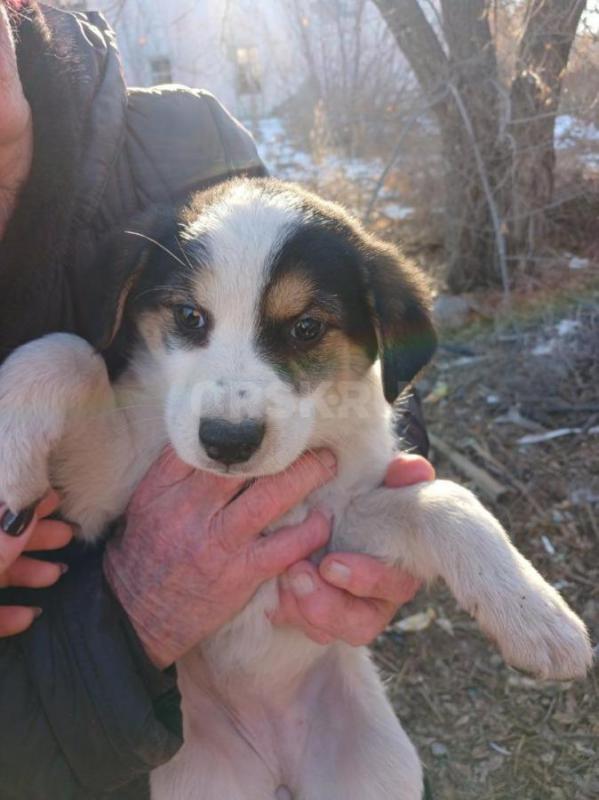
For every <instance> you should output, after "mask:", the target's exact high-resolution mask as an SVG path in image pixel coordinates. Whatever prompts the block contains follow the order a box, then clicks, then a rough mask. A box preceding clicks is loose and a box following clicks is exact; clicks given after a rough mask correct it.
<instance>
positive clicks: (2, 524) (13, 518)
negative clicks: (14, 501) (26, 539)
mask: <svg viewBox="0 0 599 800" xmlns="http://www.w3.org/2000/svg"><path fill="white" fill-rule="evenodd" d="M36 505H37V503H33V504H32V505H30V506H28V508H24V509H23V510H22V511H16V512H15V511H11V510H10V508H7V509H6V511H5V512H4V514H3V515H2V519H1V520H0V528H2V530H3V531H4V533H6V534H8V535H9V536H21V534H22V533H25V531H26V530H27V528H28V527H29V523H30V522H31V520H32V519H33V515H34V513H35V507H36Z"/></svg>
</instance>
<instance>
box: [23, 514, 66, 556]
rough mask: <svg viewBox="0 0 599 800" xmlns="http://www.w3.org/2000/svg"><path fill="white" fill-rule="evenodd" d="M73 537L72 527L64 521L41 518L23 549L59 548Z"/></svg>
mask: <svg viewBox="0 0 599 800" xmlns="http://www.w3.org/2000/svg"><path fill="white" fill-rule="evenodd" d="M72 538H73V528H72V527H71V526H70V525H69V524H68V523H66V522H59V521H58V520H53V519H43V520H41V521H40V522H38V523H37V525H36V526H35V530H34V531H33V533H32V534H31V537H30V539H29V541H28V542H27V546H26V547H25V548H24V549H25V550H59V549H60V548H61V547H65V546H66V545H67V544H68V543H69V542H70V541H71V539H72Z"/></svg>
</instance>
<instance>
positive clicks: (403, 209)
mask: <svg viewBox="0 0 599 800" xmlns="http://www.w3.org/2000/svg"><path fill="white" fill-rule="evenodd" d="M381 211H382V212H383V214H385V216H387V217H389V219H396V220H397V219H408V218H409V217H411V216H412V214H413V213H414V209H413V208H411V207H409V206H402V205H400V204H399V203H385V204H384V205H383V206H381Z"/></svg>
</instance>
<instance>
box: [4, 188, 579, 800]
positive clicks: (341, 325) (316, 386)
mask: <svg viewBox="0 0 599 800" xmlns="http://www.w3.org/2000/svg"><path fill="white" fill-rule="evenodd" d="M143 224H144V225H145V226H146V229H147V230H149V231H151V238H147V237H143V236H133V235H130V236H129V237H128V238H127V244H123V241H115V243H114V251H113V253H112V255H111V256H110V258H114V259H115V263H117V262H119V263H122V264H123V265H124V266H123V269H122V271H121V274H120V277H119V280H118V281H117V282H116V285H115V286H110V287H108V291H107V295H106V298H105V311H106V313H105V314H103V315H100V318H101V319H105V318H106V317H107V315H108V318H109V324H108V326H107V328H106V330H105V331H104V335H105V339H106V342H108V341H112V346H111V348H110V350H109V352H110V353H111V354H112V357H111V359H110V362H111V364H112V366H113V369H114V371H115V374H116V373H119V375H118V377H117V378H116V379H115V380H113V381H112V382H111V381H110V380H109V377H108V374H107V371H106V367H105V364H104V361H103V359H102V358H101V357H100V356H99V355H98V354H97V353H96V352H95V351H94V350H93V349H92V348H91V347H90V346H89V345H88V344H87V343H86V342H84V341H83V340H81V339H79V338H77V337H75V336H72V335H67V334H53V335H51V336H47V337H45V338H43V339H40V340H38V341H34V342H31V343H29V344H27V345H25V346H24V347H21V348H20V349H19V350H17V351H16V352H14V353H13V354H12V355H11V356H10V358H9V359H8V360H7V361H6V362H5V364H4V365H3V366H2V368H1V369H0V437H1V440H2V443H3V446H2V452H1V454H0V497H2V499H3V500H4V501H5V502H6V503H7V504H8V506H9V508H11V509H12V510H18V509H23V508H25V507H27V506H29V505H30V504H31V503H32V502H33V501H35V500H36V499H37V498H39V497H40V496H42V495H43V494H44V492H45V491H46V490H47V488H48V487H49V486H51V485H52V486H57V487H59V488H60V489H61V491H62V492H63V494H64V503H63V506H62V511H63V513H64V515H65V516H66V517H67V518H69V519H71V520H73V521H74V522H77V523H79V525H80V526H81V529H82V536H84V537H86V538H87V539H93V538H94V537H96V536H98V535H99V534H100V532H101V531H102V530H103V529H104V528H105V526H106V524H107V523H108V522H109V521H111V520H113V519H114V518H116V517H118V516H119V515H120V514H122V513H123V512H124V511H125V508H126V505H127V501H128V499H129V497H130V496H131V493H132V491H133V489H134V487H135V486H136V484H137V483H138V481H139V480H140V478H141V477H142V476H143V474H144V473H145V472H146V470H147V469H148V467H149V465H150V464H151V463H152V461H153V460H154V459H155V458H156V456H157V455H158V454H159V452H160V451H161V449H162V448H163V447H164V446H165V444H167V443H170V444H171V445H172V446H173V447H174V449H175V450H176V452H177V453H178V455H179V456H180V458H181V459H183V460H184V461H185V462H187V463H188V464H190V465H191V466H193V467H195V468H197V469H203V470H210V471H212V472H216V473H219V474H223V475H231V476H235V477H236V478H239V477H245V478H247V479H248V480H250V479H252V478H255V477H257V476H261V475H267V474H269V473H276V472H278V471H280V470H282V469H284V468H285V467H287V466H288V465H289V464H291V463H292V462H293V461H294V460H295V459H296V458H297V457H298V456H299V455H300V454H301V453H302V452H304V451H306V450H309V449H310V448H315V447H328V448H330V449H332V450H333V451H334V452H335V454H336V456H337V459H338V473H337V475H336V477H335V478H334V479H333V480H332V481H331V482H330V483H329V484H328V485H327V486H325V487H324V488H322V489H320V490H318V491H316V492H314V494H313V495H312V496H310V498H309V499H308V500H307V502H305V503H304V504H303V505H302V506H301V507H300V508H297V509H295V510H294V511H293V512H292V513H291V514H289V515H287V517H286V518H284V519H281V520H280V521H279V523H278V525H277V527H278V526H280V525H283V524H288V523H290V522H297V521H300V520H301V519H303V518H305V516H306V515H307V513H308V512H309V510H310V509H311V508H312V507H315V506H318V507H320V508H323V509H326V510H328V511H329V512H330V513H331V514H332V515H333V519H334V526H333V533H332V539H331V544H330V547H331V549H333V550H356V551H361V552H365V553H370V554H372V555H374V556H378V557H379V558H381V559H384V560H385V561H387V562H390V563H393V564H401V565H402V566H403V567H404V568H405V569H407V570H408V571H410V572H411V573H413V574H414V575H415V576H417V577H419V578H422V579H424V580H427V581H428V580H432V579H434V578H437V577H441V578H443V579H444V580H445V581H446V583H447V585H448V586H449V588H450V589H451V591H452V592H453V594H454V595H455V597H456V598H457V600H458V601H459V603H460V605H461V606H462V607H463V608H464V609H466V611H468V612H469V613H470V614H472V615H473V616H474V617H475V618H476V619H477V620H478V622H479V624H480V626H481V628H482V629H483V630H484V631H485V632H486V633H487V634H488V635H489V636H490V637H491V638H492V639H494V640H495V641H496V642H497V643H498V645H499V647H500V649H501V652H502V653H503V655H504V657H505V659H506V661H508V662H509V663H510V664H513V665H514V666H516V667H519V668H521V669H524V670H527V671H530V672H532V673H534V674H536V675H538V676H541V677H543V678H552V679H570V678H577V677H583V676H584V675H585V674H586V671H587V669H588V667H589V665H590V663H591V649H590V645H589V640H588V636H587V632H586V630H585V627H584V624H583V623H582V622H581V620H580V619H579V618H578V617H577V616H576V615H575V614H574V613H573V612H572V611H571V610H570V609H569V608H568V606H567V605H566V603H565V602H564V601H563V600H562V598H561V597H560V596H559V594H558V593H557V592H556V591H555V590H554V589H553V588H552V587H551V586H549V584H547V583H546V582H545V581H544V580H543V578H542V577H541V576H540V575H539V573H538V572H537V571H536V570H535V569H534V567H533V566H532V565H531V564H530V563H529V562H528V561H527V560H526V559H525V558H524V557H523V556H522V555H521V554H520V553H519V552H518V551H517V550H516V549H515V548H514V547H513V546H512V544H511V543H510V540H509V539H508V537H507V535H506V533H505V532H504V531H503V529H502V527H501V525H500V524H499V522H498V521H497V520H496V519H495V518H494V517H493V516H491V514H489V513H488V512H487V511H486V510H485V509H484V508H483V507H482V506H481V505H480V503H479V502H478V500H477V499H476V498H475V497H474V496H473V495H472V494H471V493H470V492H469V491H467V490H465V489H463V488H461V487H460V486H458V485H456V484H454V483H450V482H448V481H434V482H431V483H426V484H421V485H419V486H412V487H409V488H405V489H401V490H396V489H386V488H381V484H382V480H383V476H384V473H385V470H386V467H387V465H388V463H389V460H390V458H391V456H392V453H393V450H394V441H393V436H392V426H391V408H390V404H391V403H392V402H393V401H394V400H395V399H396V397H397V395H398V393H399V392H400V390H401V389H403V387H404V386H405V385H406V384H407V383H408V382H409V381H411V380H412V379H413V377H414V376H415V375H416V374H417V373H418V371H419V370H420V369H421V368H422V367H423V366H424V365H425V363H426V362H427V361H428V360H429V358H430V357H431V355H432V353H433V350H434V344H435V336H434V332H433V329H432V325H431V321H430V316H429V306H428V292H427V289H426V285H425V282H424V279H423V277H422V276H421V275H420V274H419V272H418V271H417V270H415V269H414V268H413V267H411V266H410V265H409V264H408V263H406V262H405V261H404V260H403V259H402V257H401V256H400V254H399V253H398V252H397V251H396V250H395V249H394V248H392V247H390V246H388V245H384V244H382V243H381V242H379V241H377V240H375V239H374V238H372V237H371V236H369V235H368V234H367V233H366V232H365V231H364V230H363V229H362V228H361V227H360V226H359V225H358V224H357V223H356V222H355V221H354V220H352V219H351V218H350V217H349V216H348V215H347V214H346V213H345V212H344V211H343V210H342V209H340V208H339V207H338V206H335V205H332V204H330V203H325V202H323V201H322V200H320V199H318V198H316V197H315V196H313V195H310V194H308V193H306V192H304V191H302V190H300V189H299V188H297V187H294V186H291V185H284V184H281V183H278V182H276V181H273V180H260V181H245V180H236V181H232V182H230V183H227V184H224V185H222V186H220V187H218V188H217V189H215V190H212V191H209V192H207V193H203V194H199V195H198V196H197V197H195V198H194V199H193V202H192V203H191V204H190V205H189V206H188V207H187V208H186V209H185V211H184V212H183V213H182V214H181V215H179V216H177V215H176V214H174V213H172V214H169V213H166V214H162V215H161V216H160V217H159V218H154V217H153V218H152V219H149V220H145V221H144V223H143ZM139 232H140V230H139V228H137V229H136V231H134V232H133V233H139ZM123 249H125V250H126V252H125V253H124V254H123V252H122V251H123ZM119 260H120V261H119ZM132 263H134V264H135V267H134V269H133V270H131V268H130V265H131V264H132ZM125 265H126V266H125ZM117 271H118V270H117ZM101 333H102V332H99V333H98V337H99V338H101ZM124 350H126V351H127V358H126V359H125V362H123V363H122V364H120V365H119V364H118V363H117V362H118V358H117V360H116V361H115V359H114V355H115V354H117V356H118V354H119V353H121V352H123V351H124ZM149 419H151V420H152V424H151V425H148V420H149ZM277 599H278V598H277V587H276V582H275V581H270V582H268V583H266V584H264V585H263V586H262V587H261V588H260V590H259V591H258V592H257V593H256V595H255V596H254V598H253V599H252V600H251V602H250V603H248V605H247V606H246V608H245V609H244V610H243V611H242V612H241V613H240V614H239V615H238V617H237V618H236V619H234V620H233V621H232V622H231V623H230V624H229V625H227V626H226V627H225V628H223V629H221V630H220V631H219V633H218V634H217V635H215V636H214V637H212V638H211V639H210V640H209V641H206V642H203V643H202V644H200V645H199V646H198V647H197V648H196V649H195V650H194V651H193V652H191V653H190V654H189V655H188V656H186V657H185V658H184V659H183V660H182V661H181V662H180V663H179V664H178V676H179V684H180V688H181V692H182V697H183V718H184V729H185V730H184V732H185V743H184V745H183V748H182V750H181V751H180V752H179V754H178V755H177V756H176V758H174V759H173V760H172V761H171V762H170V763H169V764H167V765H165V766H163V767H161V768H160V769H158V770H156V771H155V772H154V773H153V774H152V777H151V785H152V797H153V798H154V800H167V798H168V800H192V798H193V800H418V798H420V797H421V794H422V770H421V766H420V762H419V760H418V757H417V754H416V752H415V749H414V747H413V746H412V744H411V743H410V741H409V739H408V737H407V736H406V734H405V733H404V731H403V729H402V727H401V725H400V724H399V722H398V720H397V718H396V715H395V713H394V711H393V709H392V708H391V705H390V703H389V702H388V700H387V699H386V697H385V693H384V691H383V687H382V684H381V681H380V679H379V678H378V676H377V673H376V671H375V668H374V667H373V665H372V663H371V661H370V659H369V656H368V653H367V651H366V649H364V648H352V647H349V646H347V645H345V644H342V643H335V644H332V645H328V646H321V645H317V644H315V643H313V642H311V641H309V640H307V639H306V638H305V637H304V636H303V634H301V633H300V632H298V631H295V630H291V629H286V628H274V627H273V626H272V625H271V623H270V622H269V618H270V614H269V612H272V611H273V610H274V609H275V607H276V604H277Z"/></svg>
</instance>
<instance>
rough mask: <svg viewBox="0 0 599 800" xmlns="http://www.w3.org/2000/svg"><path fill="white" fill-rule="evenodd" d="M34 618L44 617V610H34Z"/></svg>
mask: <svg viewBox="0 0 599 800" xmlns="http://www.w3.org/2000/svg"><path fill="white" fill-rule="evenodd" d="M33 616H34V618H35V619H38V617H41V616H42V609H41V608H34V609H33Z"/></svg>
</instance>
